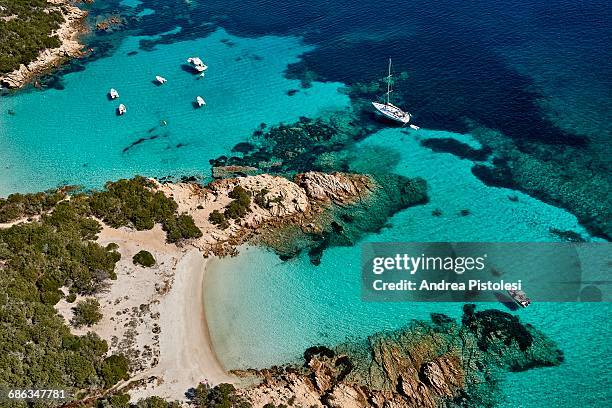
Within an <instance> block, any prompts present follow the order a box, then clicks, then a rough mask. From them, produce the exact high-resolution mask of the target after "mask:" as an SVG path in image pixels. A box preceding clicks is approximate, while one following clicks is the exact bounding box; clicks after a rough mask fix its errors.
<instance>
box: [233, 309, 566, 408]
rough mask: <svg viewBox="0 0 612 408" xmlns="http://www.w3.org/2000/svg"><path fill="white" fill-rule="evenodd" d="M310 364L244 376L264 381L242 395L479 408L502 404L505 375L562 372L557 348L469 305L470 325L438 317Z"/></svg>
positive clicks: (314, 402)
mask: <svg viewBox="0 0 612 408" xmlns="http://www.w3.org/2000/svg"><path fill="white" fill-rule="evenodd" d="M304 357H305V360H306V363H305V364H304V366H302V367H299V366H295V365H289V366H284V367H273V368H271V369H265V370H259V371H256V370H249V371H246V372H244V371H243V372H236V374H238V375H240V376H243V377H252V376H255V377H256V378H258V379H259V381H260V382H259V383H258V384H256V385H253V386H251V387H247V388H243V389H241V390H239V393H240V394H241V395H242V396H244V397H245V398H247V399H249V400H250V401H251V402H252V403H253V406H255V407H262V406H264V405H265V404H270V403H271V404H287V403H288V401H290V400H291V401H292V402H293V404H294V405H296V406H317V407H356V408H357V407H359V408H361V407H363V408H365V407H398V408H399V407H405V408H409V407H431V408H433V407H449V406H465V407H477V406H483V405H490V404H491V403H494V402H495V401H496V399H498V398H499V389H498V377H499V373H501V372H503V371H508V370H510V371H517V370H526V369H530V368H534V367H543V366H554V365H558V364H560V363H561V362H562V361H563V354H562V353H561V351H560V350H559V349H558V348H557V346H556V344H555V343H554V342H552V341H551V340H550V339H548V338H547V337H546V336H545V335H544V334H542V333H541V332H539V331H538V330H536V329H535V328H534V327H532V326H531V325H528V324H522V323H520V321H519V320H518V318H517V317H515V316H513V315H511V314H509V313H505V312H502V311H499V310H485V311H482V312H475V305H466V306H465V307H464V316H463V318H462V323H461V324H459V323H457V322H455V321H454V320H453V319H450V318H449V317H448V316H445V315H440V314H433V315H432V322H431V323H429V322H422V321H414V322H412V323H411V324H409V325H408V326H406V327H405V328H403V329H400V330H397V331H395V332H385V333H380V334H376V335H373V336H371V337H370V338H368V339H367V341H366V342H364V343H359V344H357V343H353V344H343V345H340V346H338V347H336V348H335V349H330V348H327V347H323V346H316V347H312V348H310V349H308V350H307V351H306V353H305V356H304Z"/></svg>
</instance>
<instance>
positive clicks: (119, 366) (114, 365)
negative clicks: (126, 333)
mask: <svg viewBox="0 0 612 408" xmlns="http://www.w3.org/2000/svg"><path fill="white" fill-rule="evenodd" d="M128 373H129V361H128V359H127V358H126V357H125V356H124V355H122V354H113V355H112V356H108V357H106V358H105V359H104V361H103V362H102V366H101V367H100V376H101V377H102V379H103V380H104V385H105V387H106V388H110V387H112V386H113V385H115V384H117V383H118V382H119V381H121V380H124V381H127V380H128V379H129V378H130V377H129V375H128Z"/></svg>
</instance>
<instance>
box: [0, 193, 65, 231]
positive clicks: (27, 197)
mask: <svg viewBox="0 0 612 408" xmlns="http://www.w3.org/2000/svg"><path fill="white" fill-rule="evenodd" d="M64 198H66V194H65V192H64V191H62V190H57V191H48V192H45V193H35V194H19V193H17V194H11V195H10V196H8V198H0V223H5V222H10V221H15V220H18V219H20V218H26V217H33V216H35V215H40V214H42V213H44V212H47V211H49V210H50V209H51V208H53V207H54V206H55V205H56V204H57V203H58V202H60V201H61V200H63V199H64Z"/></svg>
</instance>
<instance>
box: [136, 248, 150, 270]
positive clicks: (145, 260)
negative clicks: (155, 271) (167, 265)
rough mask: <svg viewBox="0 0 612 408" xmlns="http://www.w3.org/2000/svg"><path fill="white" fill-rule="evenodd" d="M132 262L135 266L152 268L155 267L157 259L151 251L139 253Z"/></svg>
mask: <svg viewBox="0 0 612 408" xmlns="http://www.w3.org/2000/svg"><path fill="white" fill-rule="evenodd" d="M132 262H133V263H134V265H140V266H144V267H146V268H150V267H151V266H153V265H155V258H154V257H153V255H151V253H150V252H149V251H145V250H142V251H138V253H136V255H134V256H133V257H132Z"/></svg>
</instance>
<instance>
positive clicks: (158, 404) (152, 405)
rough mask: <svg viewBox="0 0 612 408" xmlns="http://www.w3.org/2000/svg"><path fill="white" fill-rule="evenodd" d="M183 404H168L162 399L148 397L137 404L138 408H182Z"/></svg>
mask: <svg viewBox="0 0 612 408" xmlns="http://www.w3.org/2000/svg"><path fill="white" fill-rule="evenodd" d="M180 407H181V404H180V403H178V402H167V401H165V400H164V399H163V398H160V397H155V396H154V397H148V398H145V399H141V400H140V401H138V403H137V404H136V408H180Z"/></svg>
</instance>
